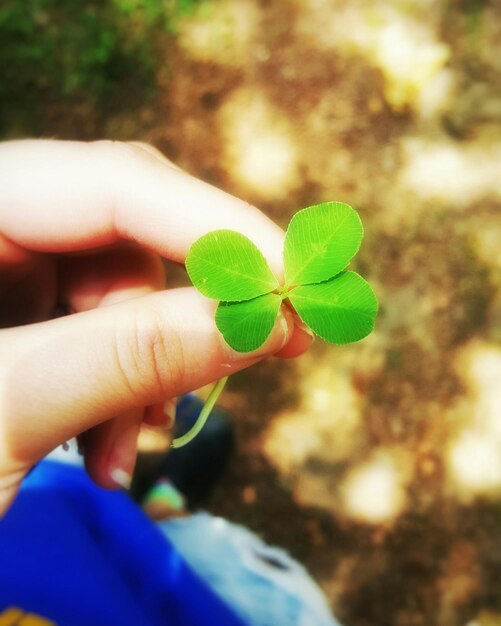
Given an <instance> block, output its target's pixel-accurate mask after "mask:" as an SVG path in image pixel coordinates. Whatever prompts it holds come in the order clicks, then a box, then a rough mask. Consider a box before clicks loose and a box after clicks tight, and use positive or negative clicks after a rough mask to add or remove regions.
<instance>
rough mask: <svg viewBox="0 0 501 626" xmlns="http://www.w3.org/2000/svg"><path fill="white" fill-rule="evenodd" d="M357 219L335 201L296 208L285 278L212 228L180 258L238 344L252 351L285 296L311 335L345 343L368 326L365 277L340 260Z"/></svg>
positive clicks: (372, 306)
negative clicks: (214, 302) (279, 278)
mask: <svg viewBox="0 0 501 626" xmlns="http://www.w3.org/2000/svg"><path fill="white" fill-rule="evenodd" d="M362 237H363V226H362V222H361V221H360V217H359V216H358V213H357V212H356V211H355V210H354V209H352V208H351V207H350V206H349V205H347V204H344V203H343V202H324V203H322V204H317V205H315V206H311V207H308V208H306V209H303V210H302V211H299V212H298V213H296V214H295V215H294V216H293V218H292V219H291V221H290V223H289V227H288V229H287V233H286V236H285V243H284V270H285V285H282V286H280V285H279V283H278V281H277V279H276V277H275V276H274V274H273V272H272V271H271V270H270V268H269V267H268V264H267V263H266V260H265V258H264V256H263V254H262V253H261V252H260V251H259V249H258V248H257V247H256V246H255V245H254V244H253V243H252V242H251V241H250V240H249V239H247V238H246V237H245V236H244V235H242V234H240V233H237V232H234V231H231V230H217V231H213V232H210V233H208V234H207V235H204V236H203V237H201V238H200V239H198V240H197V241H196V242H195V243H194V244H193V246H192V247H191V249H190V252H189V254H188V258H187V259H186V269H187V271H188V275H189V277H190V279H191V281H192V283H193V284H194V285H195V287H196V288H197V289H198V290H199V291H200V292H201V293H203V294H204V295H205V296H207V297H208V298H212V299H214V300H219V301H220V303H219V306H218V308H217V311H216V325H217V327H218V329H219V331H220V332H221V333H222V335H223V337H224V338H225V340H226V342H227V343H228V344H229V345H230V346H231V347H232V348H233V349H234V350H237V351H238V352H252V351H253V350H256V349H257V348H259V346H261V345H262V344H263V343H264V342H265V341H266V339H267V337H268V336H269V334H270V333H271V331H272V329H273V326H274V323H275V320H276V317H277V314H278V311H279V309H280V306H281V303H282V302H283V301H284V300H285V301H286V302H287V303H288V304H289V305H290V306H292V307H294V309H295V311H296V313H297V314H298V315H299V317H300V318H301V319H302V320H303V322H304V323H305V324H307V325H308V326H309V327H310V328H311V329H312V330H313V331H314V332H315V333H316V334H317V335H318V336H319V337H321V338H322V339H325V340H326V341H329V342H331V343H335V344H345V343H349V342H352V341H358V340H360V339H363V338H364V337H366V336H367V335H368V334H369V333H370V332H371V331H372V329H373V328H374V320H375V317H376V315H377V312H378V303H377V300H376V297H375V295H374V293H373V291H372V289H371V287H370V285H369V284H368V283H367V282H366V281H365V280H364V279H363V278H362V277H361V276H359V275H358V274H356V273H355V272H351V271H346V268H347V266H348V264H349V262H350V260H351V259H352V258H353V256H354V255H355V254H356V253H357V252H358V249H359V248H360V243H361V241H362Z"/></svg>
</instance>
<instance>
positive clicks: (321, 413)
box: [46, 0, 501, 626]
mask: <svg viewBox="0 0 501 626" xmlns="http://www.w3.org/2000/svg"><path fill="white" fill-rule="evenodd" d="M415 4H419V6H414V3H410V2H405V1H404V0H400V1H398V0H393V1H387V2H383V1H382V0H381V1H380V2H378V1H377V2H369V1H368V0H367V1H366V2H360V3H350V2H347V1H346V2H345V1H343V0H341V1H340V2H336V3H334V2H330V1H328V0H289V1H287V2H264V0H263V1H256V2H253V1H251V0H238V1H236V2H230V1H229V0H228V1H227V2H214V3H212V4H211V5H209V8H207V7H205V9H204V10H202V9H200V10H199V11H198V12H196V13H195V14H194V15H192V16H191V17H188V18H186V19H184V20H183V21H181V22H180V23H179V25H178V28H177V30H176V32H175V33H173V34H169V35H165V36H160V35H159V42H158V54H159V55H160V56H159V59H160V61H159V62H158V65H157V70H156V83H157V92H156V97H155V99H154V101H152V102H149V103H147V104H145V105H144V106H141V107H140V108H139V110H134V111H130V110H124V108H123V104H122V103H118V102H117V103H115V104H114V103H110V105H109V109H108V110H107V111H106V113H104V112H102V111H101V112H100V111H93V110H85V111H83V112H82V111H80V112H79V111H77V110H76V109H74V111H76V112H75V113H74V117H73V118H71V116H68V113H67V111H65V108H64V106H63V105H57V106H53V107H52V108H50V109H48V110H47V111H46V119H47V130H46V134H47V135H52V136H58V137H71V138H83V139H92V138H94V137H102V136H107V137H112V138H116V139H127V140H129V139H135V140H141V141H148V142H151V143H153V144H154V145H156V146H157V147H158V148H160V149H161V150H162V151H163V152H164V153H165V154H167V156H169V157H170V158H171V159H172V160H174V161H175V162H176V163H178V164H179V165H180V166H181V167H183V168H185V169H186V170H187V171H189V172H190V173H192V174H193V175H195V176H197V177H200V178H202V179H204V180H206V181H208V182H210V183H212V184H214V185H217V186H219V187H221V188H223V189H225V190H226V191H228V192H230V193H232V194H235V195H237V196H240V197H243V198H245V199H246V200H247V201H249V202H251V203H253V204H256V205H257V206H259V207H260V208H261V209H262V210H263V211H264V212H265V213H267V214H268V215H270V216H271V217H272V218H273V219H274V220H276V221H277V222H278V223H280V224H282V225H285V224H286V223H287V222H288V221H289V219H290V217H291V215H292V214H293V213H294V212H295V211H296V210H298V209H299V208H302V207H304V206H308V205H311V204H315V203H316V202H320V201H323V200H330V199H332V200H342V201H345V202H348V203H349V204H351V205H353V206H355V207H356V208H357V209H358V210H359V212H360V214H361V217H362V220H363V222H364V226H365V231H366V236H365V240H364V244H363V247H362V250H361V252H360V254H359V257H358V260H357V261H356V263H355V267H356V269H357V270H358V271H360V272H361V273H362V274H363V275H364V276H365V277H366V278H367V279H368V280H369V281H370V282H371V284H373V285H374V288H375V290H376V292H377V295H378V298H379V301H380V303H381V311H380V314H379V317H378V321H377V326H376V331H375V332H374V333H373V334H372V335H371V336H370V337H369V338H368V339H366V340H364V341H362V342H360V343H359V344H355V345H352V346H346V347H342V348H336V347H332V346H327V345H326V344H324V343H322V342H321V341H317V342H316V344H315V345H314V347H313V349H312V350H311V352H310V353H309V354H308V355H306V356H304V357H302V358H300V359H298V360H297V361H281V360H278V359H270V360H268V361H266V362H264V363H261V364H260V365H257V366H255V367H253V368H252V369H250V370H247V371H245V372H242V373H241V374H238V375H236V376H234V377H232V379H231V380H230V383H229V385H228V389H227V391H226V392H225V393H224V395H223V397H222V403H223V405H225V406H226V407H228V408H229V409H231V411H232V413H233V415H234V423H235V430H236V436H237V445H236V451H235V454H234V458H233V461H232V464H231V466H230V468H229V470H228V473H227V474H226V476H225V478H224V480H223V482H222V484H221V485H220V486H219V488H218V489H217V492H216V493H215V494H214V497H213V498H212V500H211V501H210V503H209V504H208V507H209V509H210V510H211V511H213V512H215V513H217V514H221V515H224V516H225V517H227V518H229V519H231V520H234V521H236V522H240V523H243V524H245V525H246V526H249V527H250V528H251V529H253V530H255V531H256V532H257V533H259V534H260V535H261V536H262V537H264V538H265V539H266V540H267V541H269V542H272V543H274V544H278V545H280V546H282V547H284V548H286V549H288V550H289V551H290V553H291V554H292V555H293V556H295V557H297V558H298V559H299V560H300V561H301V562H302V563H303V564H304V565H305V566H306V567H307V568H308V569H309V571H310V572H311V573H312V575H313V576H314V578H315V579H316V580H317V581H318V582H319V583H320V585H321V586H322V588H323V589H324V590H325V592H326V594H327V597H328V599H329V601H330V603H331V605H332V607H333V609H334V611H335V614H336V615H337V616H338V617H339V619H340V621H342V622H343V623H346V624H351V625H353V626H372V625H374V626H376V625H381V624H388V625H394V626H425V625H426V626H430V625H431V624H439V625H440V626H449V625H450V626H452V625H458V626H459V625H465V624H469V625H470V626H473V625H481V626H491V625H498V624H501V593H500V591H499V577H500V574H501V426H500V425H501V402H500V400H499V397H500V396H499V391H498V390H499V385H500V382H501V185H500V180H499V171H501V170H500V168H501V125H500V122H501V62H500V59H501V37H500V36H499V35H500V32H499V30H500V28H501V26H500V24H501V5H499V3H497V2H496V0H492V1H490V2H489V1H488V0H478V1H476V2H474V3H471V6H467V4H468V3H459V4H458V3H452V2H450V1H448V0H441V1H439V2H431V1H430V0H426V1H425V2H422V3H415ZM82 119H85V120H86V121H85V123H84V124H82V123H81V120H82ZM174 275H175V276H177V274H176V273H175V272H174ZM172 282H173V283H174V284H175V283H176V279H174V280H173V281H172Z"/></svg>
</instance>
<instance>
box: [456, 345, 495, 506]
mask: <svg viewBox="0 0 501 626" xmlns="http://www.w3.org/2000/svg"><path fill="white" fill-rule="evenodd" d="M457 363H458V368H459V372H460V375H461V376H462V378H463V380H464V382H465V384H466V386H467V394H468V404H467V409H469V418H470V419H469V420H468V421H466V422H465V423H464V427H463V429H462V430H461V431H459V432H458V434H457V435H456V437H454V438H453V439H451V441H450V442H449V445H448V449H447V467H448V471H449V477H450V480H451V483H452V485H453V488H454V490H455V493H456V494H457V496H458V497H459V498H460V499H461V500H467V501H468V500H471V499H473V498H475V497H476V496H478V495H490V496H491V497H496V498H501V493H500V491H499V490H500V487H501V397H500V395H499V384H500V381H501V349H499V348H496V347H494V346H491V345H489V344H485V343H482V342H480V341H472V342H470V344H469V345H467V346H466V347H465V348H464V349H463V352H462V354H461V355H460V356H459V358H458V361H457ZM463 413H464V411H463Z"/></svg>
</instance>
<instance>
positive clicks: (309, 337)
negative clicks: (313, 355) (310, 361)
mask: <svg viewBox="0 0 501 626" xmlns="http://www.w3.org/2000/svg"><path fill="white" fill-rule="evenodd" d="M314 341H315V336H314V334H313V333H312V332H311V330H310V329H309V328H306V327H305V326H304V324H302V323H298V322H297V321H295V323H294V325H293V328H292V333H291V336H290V339H289V340H288V341H287V343H286V344H285V346H284V347H283V348H281V349H280V350H279V351H278V352H277V353H276V354H275V356H277V357H279V358H281V359H293V358H296V357H298V356H301V355H302V354H304V353H305V352H308V350H309V349H310V348H311V346H312V344H313V342H314Z"/></svg>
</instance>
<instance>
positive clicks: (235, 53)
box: [177, 0, 259, 67]
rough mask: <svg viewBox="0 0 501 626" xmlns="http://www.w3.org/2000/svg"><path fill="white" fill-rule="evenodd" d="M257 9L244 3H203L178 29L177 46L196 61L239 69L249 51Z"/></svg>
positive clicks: (246, 60)
mask: <svg viewBox="0 0 501 626" xmlns="http://www.w3.org/2000/svg"><path fill="white" fill-rule="evenodd" d="M258 26H259V8H258V7H257V6H256V3H253V2H251V1H247V0H239V1H238V2H230V1H227V2H224V1H223V2H207V3H205V4H204V5H203V6H202V8H201V9H200V10H199V11H198V13H196V14H195V16H193V17H191V18H189V19H185V20H183V21H182V22H181V23H180V24H179V27H178V37H177V39H178V43H179V45H180V46H181V48H183V50H184V51H185V52H186V54H187V55H188V56H189V57H191V58H193V59H196V60H198V61H211V62H214V63H218V64H220V65H224V66H227V67H228V66H229V67H240V66H241V65H242V64H244V63H245V62H248V60H249V54H252V52H253V46H252V41H253V37H254V35H255V33H256V29H257V28H258Z"/></svg>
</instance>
